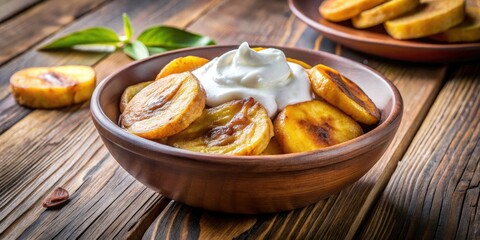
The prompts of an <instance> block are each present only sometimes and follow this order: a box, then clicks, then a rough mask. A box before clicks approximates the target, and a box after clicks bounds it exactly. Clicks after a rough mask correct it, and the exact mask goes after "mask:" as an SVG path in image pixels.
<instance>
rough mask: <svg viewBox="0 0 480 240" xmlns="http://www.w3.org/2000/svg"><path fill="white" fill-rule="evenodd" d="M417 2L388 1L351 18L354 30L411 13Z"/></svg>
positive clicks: (410, 0) (405, 0)
mask: <svg viewBox="0 0 480 240" xmlns="http://www.w3.org/2000/svg"><path fill="white" fill-rule="evenodd" d="M419 3H420V1H419V0H390V1H388V2H385V3H383V4H380V5H378V6H376V7H374V8H372V9H368V10H366V11H363V12H361V13H360V14H359V15H357V16H355V17H353V18H352V24H353V26H354V27H356V28H369V27H373V26H375V25H378V24H382V23H384V22H386V21H388V20H390V19H393V18H396V17H398V16H400V15H403V14H405V13H407V12H409V11H412V10H413V9H415V7H417V5H418V4H419Z"/></svg>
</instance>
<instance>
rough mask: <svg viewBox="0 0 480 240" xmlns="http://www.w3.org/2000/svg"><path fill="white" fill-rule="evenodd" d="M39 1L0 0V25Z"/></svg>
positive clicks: (39, 0)
mask: <svg viewBox="0 0 480 240" xmlns="http://www.w3.org/2000/svg"><path fill="white" fill-rule="evenodd" d="M41 1H42V0H24V1H18V0H1V1H0V6H2V7H1V8H0V23H1V22H3V21H5V20H6V19H8V18H10V17H12V16H14V15H15V14H17V13H19V12H21V11H24V10H26V9H28V8H29V7H31V6H33V5H34V4H36V3H38V2H41Z"/></svg>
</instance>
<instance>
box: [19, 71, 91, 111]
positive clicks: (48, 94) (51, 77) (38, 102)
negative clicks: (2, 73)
mask: <svg viewBox="0 0 480 240" xmlns="http://www.w3.org/2000/svg"><path fill="white" fill-rule="evenodd" d="M95 79H96V74H95V71H94V70H93V68H91V67H88V66H58V67H35V68H26V69H23V70H20V71H18V72H16V73H15V74H13V75H12V77H11V78H10V90H11V92H12V95H13V97H14V98H15V100H16V101H17V102H18V104H20V105H23V106H27V107H31V108H57V107H65V106H69V105H73V104H76V103H80V102H83V101H86V100H88V99H90V97H91V96H92V93H93V90H94V88H95Z"/></svg>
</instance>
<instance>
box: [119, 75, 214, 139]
mask: <svg viewBox="0 0 480 240" xmlns="http://www.w3.org/2000/svg"><path fill="white" fill-rule="evenodd" d="M204 107H205V92H204V91H203V89H202V87H201V86H200V83H199V82H198V80H197V78H196V77H195V76H193V75H192V74H191V73H190V72H185V73H180V74H172V75H169V76H167V77H166V78H163V80H162V81H155V82H153V83H152V84H150V85H148V86H146V87H145V88H144V89H143V90H141V91H140V92H139V93H137V94H136V95H135V96H134V97H133V98H132V99H131V100H130V102H129V103H128V104H127V106H126V107H125V111H124V112H123V114H122V126H123V127H124V128H126V129H127V130H128V131H129V132H131V133H133V134H136V135H138V136H141V137H144V138H148V139H160V138H164V137H168V136H171V135H173V134H176V133H178V132H180V131H182V130H183V129H185V128H187V127H188V126H189V125H190V124H191V123H192V122H193V121H194V120H195V119H197V118H198V117H199V116H200V115H201V114H202V111H203V108H204Z"/></svg>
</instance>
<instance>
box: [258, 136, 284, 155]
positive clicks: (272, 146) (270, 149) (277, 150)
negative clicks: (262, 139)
mask: <svg viewBox="0 0 480 240" xmlns="http://www.w3.org/2000/svg"><path fill="white" fill-rule="evenodd" d="M278 154H283V150H282V147H280V144H278V141H277V139H275V137H272V139H270V142H269V143H268V146H267V148H265V150H263V152H262V153H261V154H260V155H278Z"/></svg>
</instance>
